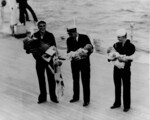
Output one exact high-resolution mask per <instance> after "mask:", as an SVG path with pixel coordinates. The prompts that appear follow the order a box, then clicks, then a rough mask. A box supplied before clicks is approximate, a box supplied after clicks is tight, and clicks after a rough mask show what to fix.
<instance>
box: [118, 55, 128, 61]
mask: <svg viewBox="0 0 150 120" xmlns="http://www.w3.org/2000/svg"><path fill="white" fill-rule="evenodd" d="M118 60H119V61H120V62H127V61H128V59H126V57H125V56H120V57H118Z"/></svg>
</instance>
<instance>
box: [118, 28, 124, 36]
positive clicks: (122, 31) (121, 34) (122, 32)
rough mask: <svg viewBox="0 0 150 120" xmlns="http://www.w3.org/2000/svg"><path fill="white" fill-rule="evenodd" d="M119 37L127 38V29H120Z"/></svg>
mask: <svg viewBox="0 0 150 120" xmlns="http://www.w3.org/2000/svg"><path fill="white" fill-rule="evenodd" d="M116 33H117V36H125V35H126V34H127V31H126V29H119V30H117V32H116Z"/></svg>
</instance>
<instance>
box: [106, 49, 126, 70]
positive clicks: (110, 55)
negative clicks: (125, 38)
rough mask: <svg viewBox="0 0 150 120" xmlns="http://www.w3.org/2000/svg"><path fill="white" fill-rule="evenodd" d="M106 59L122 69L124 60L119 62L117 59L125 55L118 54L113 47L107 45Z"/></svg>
mask: <svg viewBox="0 0 150 120" xmlns="http://www.w3.org/2000/svg"><path fill="white" fill-rule="evenodd" d="M107 56H108V61H109V62H112V63H113V64H114V65H115V66H116V67H118V68H119V69H123V68H124V66H125V63H124V62H120V61H119V60H118V59H119V58H123V57H125V55H120V54H119V53H118V52H117V51H116V50H115V48H114V47H109V48H108V49H107Z"/></svg>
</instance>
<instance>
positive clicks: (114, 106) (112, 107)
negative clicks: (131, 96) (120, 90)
mask: <svg viewBox="0 0 150 120" xmlns="http://www.w3.org/2000/svg"><path fill="white" fill-rule="evenodd" d="M119 107H120V105H113V106H111V107H110V108H111V109H115V108H119Z"/></svg>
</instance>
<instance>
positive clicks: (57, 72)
mask: <svg viewBox="0 0 150 120" xmlns="http://www.w3.org/2000/svg"><path fill="white" fill-rule="evenodd" d="M61 66H62V61H61V60H60V59H59V56H55V57H54V77H55V81H56V95H57V97H58V99H59V98H61V97H62V96H63V95H64V87H65V85H64V82H63V77H62V72H61Z"/></svg>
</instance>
